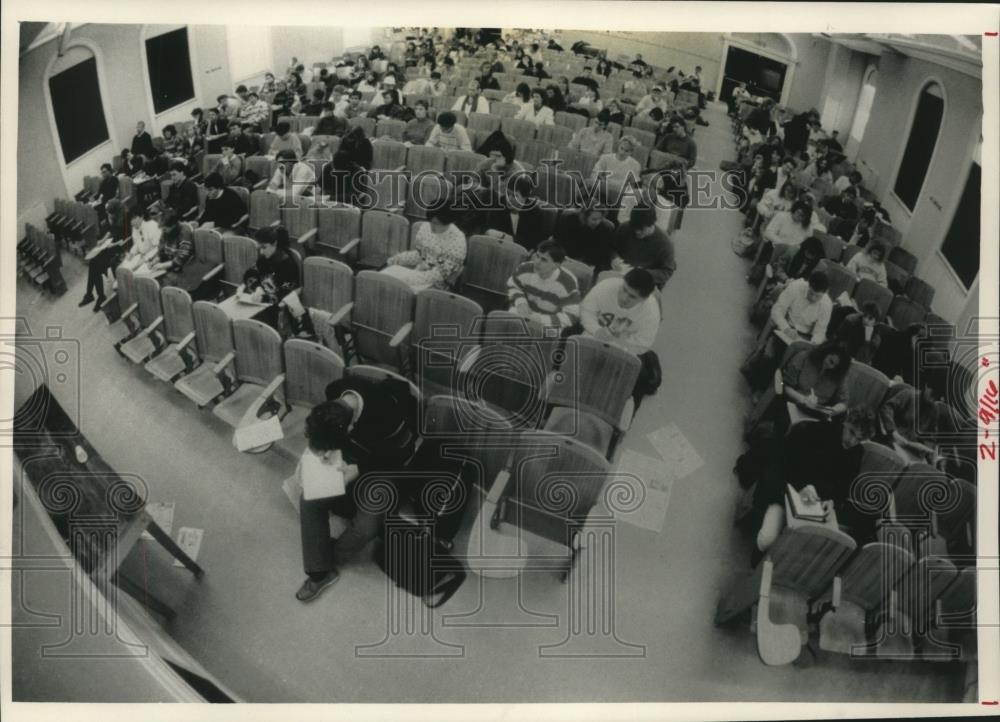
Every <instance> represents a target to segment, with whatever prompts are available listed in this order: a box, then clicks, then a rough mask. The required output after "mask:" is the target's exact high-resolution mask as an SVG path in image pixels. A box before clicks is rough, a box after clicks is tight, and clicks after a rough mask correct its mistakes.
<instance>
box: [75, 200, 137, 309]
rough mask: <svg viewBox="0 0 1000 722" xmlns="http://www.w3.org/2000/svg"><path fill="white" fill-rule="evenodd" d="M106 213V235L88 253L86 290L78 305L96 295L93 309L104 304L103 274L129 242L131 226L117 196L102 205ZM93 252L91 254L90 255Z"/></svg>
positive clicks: (114, 263) (113, 265)
mask: <svg viewBox="0 0 1000 722" xmlns="http://www.w3.org/2000/svg"><path fill="white" fill-rule="evenodd" d="M104 209H105V211H106V212H107V214H108V235H107V237H106V238H104V239H103V240H102V241H101V242H100V243H99V244H98V245H97V246H95V247H94V248H93V249H91V252H90V253H89V254H88V256H89V257H90V261H89V262H88V264H87V290H86V292H85V295H84V297H83V300H81V301H80V303H79V305H80V307H83V306H86V305H87V304H88V303H91V302H92V301H93V300H94V294H95V293H96V295H97V303H96V304H95V305H94V311H98V310H100V308H101V306H102V305H103V304H104V279H103V277H104V274H106V273H107V272H108V271H109V270H111V269H113V268H115V267H117V266H118V264H119V263H120V262H121V258H122V256H123V255H124V252H125V247H126V245H127V244H128V243H129V240H130V236H131V233H132V227H131V223H130V220H129V213H128V209H126V208H125V204H124V203H122V202H121V201H120V200H119V199H117V198H112V199H110V200H109V201H108V202H107V204H106V205H105V207H104ZM91 254H93V255H91Z"/></svg>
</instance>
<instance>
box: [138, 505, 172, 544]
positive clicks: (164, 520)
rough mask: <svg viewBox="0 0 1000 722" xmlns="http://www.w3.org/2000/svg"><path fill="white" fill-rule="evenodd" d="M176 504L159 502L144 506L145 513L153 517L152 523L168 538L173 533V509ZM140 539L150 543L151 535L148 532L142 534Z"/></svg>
mask: <svg viewBox="0 0 1000 722" xmlns="http://www.w3.org/2000/svg"><path fill="white" fill-rule="evenodd" d="M175 506H176V504H175V503H174V502H172V501H160V502H157V503H155V504H146V512H147V513H148V514H149V515H150V516H151V517H153V521H155V522H156V524H157V526H159V527H160V528H161V529H162V530H163V531H165V532H166V533H167V536H170V535H171V534H173V532H174V507H175ZM140 538H141V539H145V540H147V541H152V539H153V535H152V534H150V533H149V532H148V531H144V532H143V533H142V537H140Z"/></svg>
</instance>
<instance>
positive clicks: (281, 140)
mask: <svg viewBox="0 0 1000 722" xmlns="http://www.w3.org/2000/svg"><path fill="white" fill-rule="evenodd" d="M274 132H275V136H274V140H272V141H271V147H270V148H269V149H268V151H267V154H268V155H271V156H275V157H277V155H278V154H279V153H281V152H282V151H288V150H290V151H292V152H293V153H294V154H295V157H296V158H301V157H302V141H301V140H299V136H297V135H296V134H295V133H293V132H292V126H291V125H290V124H289V123H288V121H287V120H283V121H281V122H280V123H278V125H277V126H275V128H274Z"/></svg>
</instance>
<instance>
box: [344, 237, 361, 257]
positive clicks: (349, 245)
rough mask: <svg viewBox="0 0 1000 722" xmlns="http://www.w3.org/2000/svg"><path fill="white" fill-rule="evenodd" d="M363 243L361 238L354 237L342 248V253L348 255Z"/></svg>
mask: <svg viewBox="0 0 1000 722" xmlns="http://www.w3.org/2000/svg"><path fill="white" fill-rule="evenodd" d="M360 244H361V239H360V238H352V239H351V240H349V241H348V242H347V243H345V244H344V245H343V246H342V247H341V248H340V255H342V256H346V255H347V254H348V253H350V252H351V251H353V250H354V249H355V248H357V247H358V246H359V245H360Z"/></svg>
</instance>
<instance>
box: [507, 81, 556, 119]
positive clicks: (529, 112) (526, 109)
mask: <svg viewBox="0 0 1000 722" xmlns="http://www.w3.org/2000/svg"><path fill="white" fill-rule="evenodd" d="M514 118H515V119H516V120H527V121H530V122H532V123H534V124H535V125H539V126H540V125H555V114H554V113H553V112H552V108H549V107H547V106H546V105H545V95H544V94H543V92H542V90H541V89H540V88H535V89H534V90H532V91H531V104H530V105H524V106H521V109H520V110H519V111H517V115H515V116H514Z"/></svg>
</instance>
